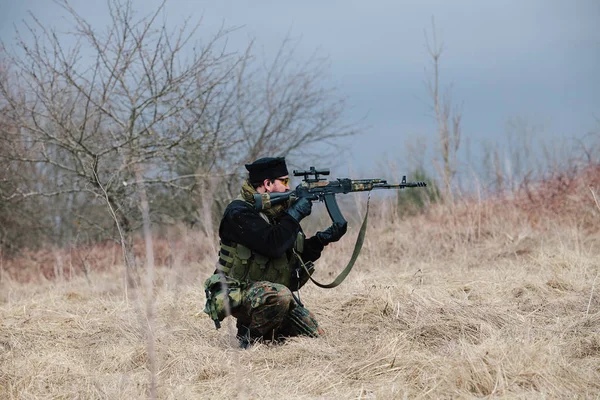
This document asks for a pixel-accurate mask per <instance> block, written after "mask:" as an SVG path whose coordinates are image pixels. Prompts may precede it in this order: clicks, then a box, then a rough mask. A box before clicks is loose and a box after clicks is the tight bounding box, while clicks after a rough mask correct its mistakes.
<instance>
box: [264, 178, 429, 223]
mask: <svg viewBox="0 0 600 400" xmlns="http://www.w3.org/2000/svg"><path fill="white" fill-rule="evenodd" d="M293 172H294V176H303V177H304V179H303V180H302V183H300V185H298V186H297V187H296V189H295V190H292V191H289V192H284V193H263V194H255V195H254V201H255V202H254V204H255V207H256V209H257V210H258V211H261V210H266V209H268V208H271V207H272V206H274V205H277V204H280V203H283V202H284V201H287V200H292V201H293V200H294V199H297V198H302V197H304V198H307V199H309V200H312V201H323V202H325V206H326V207H327V212H328V213H329V216H330V217H331V220H332V221H333V222H339V223H342V224H345V223H347V221H346V219H345V218H344V216H343V215H342V212H341V211H340V208H339V206H338V204H337V200H336V198H335V195H336V194H347V193H351V192H366V191H371V190H374V189H404V188H410V187H426V186H427V184H426V183H425V182H407V181H406V176H403V177H402V181H401V183H398V184H389V183H387V181H386V180H385V179H349V178H338V179H336V180H335V181H328V180H326V179H323V178H320V175H329V169H315V167H310V169H309V170H294V171H293Z"/></svg>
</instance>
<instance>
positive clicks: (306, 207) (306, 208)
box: [285, 197, 312, 222]
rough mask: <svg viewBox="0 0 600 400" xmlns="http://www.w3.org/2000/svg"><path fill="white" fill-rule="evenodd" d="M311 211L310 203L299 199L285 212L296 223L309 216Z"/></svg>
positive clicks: (305, 199)
mask: <svg viewBox="0 0 600 400" xmlns="http://www.w3.org/2000/svg"><path fill="white" fill-rule="evenodd" d="M311 211H312V201H310V200H308V199H307V198H304V197H301V198H299V199H298V200H296V201H295V202H294V204H292V205H291V206H290V207H289V208H288V209H287V210H285V212H286V213H288V214H289V215H290V216H291V217H292V218H294V219H295V220H296V221H298V222H300V221H302V218H304V217H307V216H309V215H310V212H311Z"/></svg>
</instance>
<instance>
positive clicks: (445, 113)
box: [425, 18, 462, 197]
mask: <svg viewBox="0 0 600 400" xmlns="http://www.w3.org/2000/svg"><path fill="white" fill-rule="evenodd" d="M431 31H432V38H431V40H430V39H429V38H428V36H427V31H425V42H426V45H427V51H428V53H429V56H430V57H431V62H432V66H433V71H432V72H431V76H430V77H428V79H427V89H428V92H429V97H430V99H431V102H432V104H431V108H432V110H433V112H434V115H435V120H436V124H437V131H438V142H437V144H438V146H439V147H438V151H439V155H440V157H441V165H440V163H439V162H437V163H436V164H437V167H438V170H439V171H440V174H441V175H442V179H443V180H444V194H445V196H447V197H449V196H451V195H452V181H453V179H454V176H455V175H456V171H457V159H456V155H457V152H458V149H459V147H460V136H461V118H462V113H461V111H460V110H459V109H457V108H456V107H453V104H452V93H451V90H450V89H448V90H446V91H444V92H442V93H441V92H440V83H439V81H440V57H441V56H442V53H443V50H444V44H443V43H438V40H437V33H436V29H435V22H434V20H433V18H432V20H431Z"/></svg>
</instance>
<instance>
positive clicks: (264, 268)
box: [217, 213, 304, 289]
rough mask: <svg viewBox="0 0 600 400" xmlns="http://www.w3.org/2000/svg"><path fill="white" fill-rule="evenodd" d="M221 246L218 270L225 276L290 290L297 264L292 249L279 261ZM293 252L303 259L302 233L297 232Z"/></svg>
mask: <svg viewBox="0 0 600 400" xmlns="http://www.w3.org/2000/svg"><path fill="white" fill-rule="evenodd" d="M261 216H262V217H263V218H264V219H265V220H266V221H267V222H269V219H268V218H267V217H266V215H264V214H262V213H261ZM269 223H270V222H269ZM220 246H221V247H220V249H219V262H218V264H217V269H218V270H219V271H222V272H223V273H224V274H225V275H227V276H229V277H231V278H233V279H236V280H238V281H240V282H257V281H269V282H273V283H279V284H281V285H284V286H287V287H289V286H290V279H291V277H292V273H293V272H294V271H295V269H296V267H297V264H298V260H297V258H296V256H295V255H294V253H293V251H291V249H290V250H289V251H286V252H285V253H284V254H283V255H282V256H281V257H277V258H269V257H266V256H264V255H262V254H258V253H256V252H254V251H252V250H250V249H249V248H248V247H246V246H244V245H241V244H239V243H227V242H224V241H221V242H220ZM294 249H295V250H296V253H298V255H300V256H302V251H303V250H304V234H303V233H302V232H298V237H297V238H296V242H295V243H294ZM294 289H295V288H294Z"/></svg>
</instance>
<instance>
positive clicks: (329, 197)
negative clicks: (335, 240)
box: [323, 193, 348, 224]
mask: <svg viewBox="0 0 600 400" xmlns="http://www.w3.org/2000/svg"><path fill="white" fill-rule="evenodd" d="M323 197H325V206H326V207H327V212H328V213H329V217H331V220H332V221H333V222H339V223H340V224H347V223H348V222H347V221H346V219H345V218H344V216H343V215H342V212H341V211H340V207H339V206H338V203H337V200H336V199H335V194H333V193H331V194H326V195H325V196H323Z"/></svg>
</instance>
